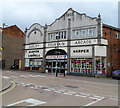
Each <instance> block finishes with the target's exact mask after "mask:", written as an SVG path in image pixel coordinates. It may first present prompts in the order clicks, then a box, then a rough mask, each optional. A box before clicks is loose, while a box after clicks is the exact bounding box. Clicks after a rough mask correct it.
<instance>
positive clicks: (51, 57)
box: [46, 55, 67, 59]
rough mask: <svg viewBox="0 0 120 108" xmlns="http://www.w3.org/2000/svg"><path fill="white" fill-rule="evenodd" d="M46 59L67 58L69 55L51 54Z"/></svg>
mask: <svg viewBox="0 0 120 108" xmlns="http://www.w3.org/2000/svg"><path fill="white" fill-rule="evenodd" d="M46 59H67V55H51V56H46Z"/></svg>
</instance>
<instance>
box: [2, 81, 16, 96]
mask: <svg viewBox="0 0 120 108" xmlns="http://www.w3.org/2000/svg"><path fill="white" fill-rule="evenodd" d="M11 83H12V85H11V87H10V88H8V89H7V90H5V91H3V92H1V93H0V96H1V95H4V94H5V93H8V92H10V91H11V90H12V89H14V88H15V86H16V84H15V83H14V82H13V81H11Z"/></svg>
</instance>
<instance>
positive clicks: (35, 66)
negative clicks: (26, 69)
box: [30, 59, 43, 70]
mask: <svg viewBox="0 0 120 108" xmlns="http://www.w3.org/2000/svg"><path fill="white" fill-rule="evenodd" d="M30 70H43V60H42V59H30Z"/></svg>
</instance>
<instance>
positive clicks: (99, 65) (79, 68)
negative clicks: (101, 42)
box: [70, 46, 107, 76]
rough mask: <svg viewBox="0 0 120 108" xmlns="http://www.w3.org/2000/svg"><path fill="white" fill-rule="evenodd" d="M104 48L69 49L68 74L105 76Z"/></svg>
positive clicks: (105, 58) (105, 60) (105, 59)
mask: <svg viewBox="0 0 120 108" xmlns="http://www.w3.org/2000/svg"><path fill="white" fill-rule="evenodd" d="M106 50H107V49H106V46H84V47H72V48H71V59H70V63H71V66H70V67H71V71H70V73H79V74H85V75H86V74H88V75H91V76H95V75H96V74H101V75H102V74H104V75H106V74H107V65H106V64H107V63H106V62H107V57H106Z"/></svg>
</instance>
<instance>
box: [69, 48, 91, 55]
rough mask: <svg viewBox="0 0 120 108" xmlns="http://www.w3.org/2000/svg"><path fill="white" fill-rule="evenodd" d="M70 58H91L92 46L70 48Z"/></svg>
mask: <svg viewBox="0 0 120 108" xmlns="http://www.w3.org/2000/svg"><path fill="white" fill-rule="evenodd" d="M71 56H72V57H80V56H81V57H92V46H86V47H72V48H71Z"/></svg>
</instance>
